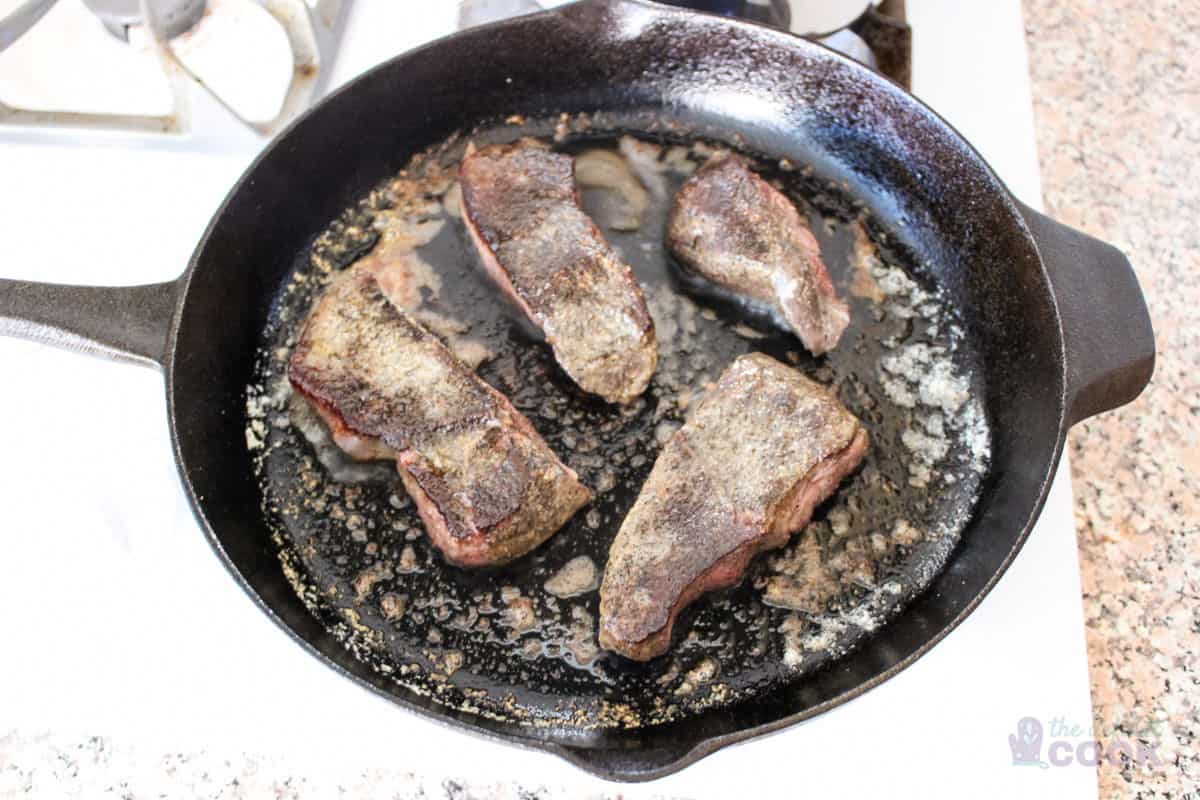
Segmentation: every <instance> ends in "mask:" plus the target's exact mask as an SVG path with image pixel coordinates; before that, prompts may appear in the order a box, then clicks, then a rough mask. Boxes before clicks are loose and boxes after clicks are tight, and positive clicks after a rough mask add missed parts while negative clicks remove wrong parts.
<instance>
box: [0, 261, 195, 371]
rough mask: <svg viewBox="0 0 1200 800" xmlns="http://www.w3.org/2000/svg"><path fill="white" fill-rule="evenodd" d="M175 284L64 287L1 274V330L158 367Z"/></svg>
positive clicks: (172, 310) (163, 352)
mask: <svg viewBox="0 0 1200 800" xmlns="http://www.w3.org/2000/svg"><path fill="white" fill-rule="evenodd" d="M178 292H179V285H178V282H176V281H171V282H170V283H152V284H147V285H144V286H122V287H106V286H105V287H101V286H63V285H61V284H54V283H36V282H32V281H14V280H4V279H0V335H2V336H15V337H17V338H20V339H31V340H33V341H36V342H42V343H44V344H49V345H54V346H56V347H63V348H66V349H68V350H75V351H78V352H81V353H88V354H90V355H96V356H101V357H103V358H110V359H113V360H115V361H127V362H131V363H135V364H144V365H147V366H161V365H162V364H163V361H164V360H165V358H166V351H167V337H168V333H169V331H170V329H171V320H172V319H173V317H174V315H175V301H176V299H177V297H178Z"/></svg>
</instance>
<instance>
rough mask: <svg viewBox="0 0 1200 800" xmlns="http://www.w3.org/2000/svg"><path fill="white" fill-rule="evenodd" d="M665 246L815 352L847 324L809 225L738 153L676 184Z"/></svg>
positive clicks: (694, 270) (831, 341)
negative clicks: (782, 325) (775, 320)
mask: <svg viewBox="0 0 1200 800" xmlns="http://www.w3.org/2000/svg"><path fill="white" fill-rule="evenodd" d="M667 245H668V246H669V247H670V248H671V250H672V252H674V254H675V256H676V257H677V258H678V259H679V260H680V261H681V262H682V263H683V266H684V267H686V268H687V269H688V270H689V271H690V272H692V273H694V274H695V275H697V276H699V277H700V278H703V279H704V280H706V281H709V282H711V283H712V284H715V285H716V286H717V287H718V288H719V289H720V290H722V291H723V292H728V293H730V294H732V295H735V296H737V297H740V298H743V299H745V300H749V301H750V302H751V303H752V304H754V305H758V306H761V307H763V308H764V309H765V310H767V311H769V312H770V313H771V314H772V315H774V316H776V317H779V318H781V321H782V322H784V323H785V324H786V325H787V326H788V327H790V328H791V329H792V330H793V331H795V333H796V335H797V336H798V337H800V341H801V342H802V343H803V344H804V346H805V347H806V348H808V350H809V351H810V352H811V353H813V355H821V354H822V353H825V352H828V351H829V350H832V349H833V348H834V347H835V346H836V345H837V343H838V339H840V338H841V336H842V332H843V331H844V330H845V329H846V325H847V324H848V323H849V321H850V310H849V308H848V307H847V306H846V304H845V303H844V302H843V301H842V300H841V299H840V298H839V297H838V296H837V293H836V291H834V288H833V283H832V281H830V279H829V271H828V270H827V269H826V268H825V263H824V262H823V261H821V248H820V246H819V245H818V244H817V240H816V239H815V238H814V237H813V235H812V231H810V230H809V228H808V224H807V223H806V222H805V220H804V218H803V217H801V216H800V213H799V212H798V211H797V210H796V207H795V206H794V205H792V203H791V201H790V200H788V199H787V197H785V196H784V195H783V193H782V192H780V191H779V190H778V189H776V188H775V187H773V186H771V184H769V183H767V182H766V181H765V180H763V179H762V178H761V177H759V176H758V175H756V174H755V173H754V172H753V171H752V170H751V169H750V166H749V165H748V164H747V163H746V161H745V159H743V158H741V157H740V156H737V155H734V154H722V155H717V156H714V157H713V158H712V159H711V160H709V161H708V163H706V164H705V165H704V166H703V167H701V168H700V169H699V170H697V172H696V174H695V175H693V176H692V177H691V178H689V179H688V181H687V182H686V183H685V184H684V185H683V187H682V188H680V190H679V193H678V194H677V195H676V196H675V202H674V204H673V205H672V207H671V214H670V218H669V219H668V222H667Z"/></svg>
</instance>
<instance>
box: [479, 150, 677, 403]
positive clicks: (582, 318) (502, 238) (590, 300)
mask: <svg viewBox="0 0 1200 800" xmlns="http://www.w3.org/2000/svg"><path fill="white" fill-rule="evenodd" d="M460 179H461V184H462V196H463V212H464V213H463V219H464V221H465V223H466V226H467V231H468V233H469V234H470V236H471V239H472V241H473V242H474V244H475V247H476V250H477V251H478V252H479V255H480V258H481V259H482V261H483V264H484V267H485V269H486V270H487V272H488V273H489V274H490V275H491V276H492V278H493V279H494V280H495V281H496V282H497V283H498V284H499V285H500V286H501V287H502V288H503V289H504V290H505V292H506V293H508V294H509V295H510V296H511V297H512V298H513V299H514V300H515V301H516V303H517V305H518V306H519V307H520V308H521V310H522V311H523V312H524V314H525V315H526V316H527V317H528V318H529V319H530V320H531V321H532V322H533V323H534V324H535V325H537V326H538V328H539V329H540V330H541V331H542V333H543V335H544V336H545V337H546V341H547V343H548V344H549V345H550V346H551V348H553V350H554V355H555V358H556V359H557V360H558V363H559V364H560V365H561V366H562V368H563V370H564V371H566V373H567V374H568V375H570V376H571V378H572V379H573V380H574V381H575V382H576V383H577V384H578V385H579V386H580V387H581V388H583V389H584V390H585V391H588V392H591V393H593V394H597V395H599V396H601V397H603V398H604V399H605V400H608V401H609V402H614V403H625V402H628V401H630V400H632V399H633V398H635V397H637V396H638V395H640V394H641V393H642V392H643V391H645V389H646V386H647V384H648V383H649V381H650V378H651V376H652V375H653V374H654V369H655V366H656V365H657V362H658V349H657V345H656V342H655V336H654V323H653V321H652V320H651V318H650V313H649V311H648V310H647V308H646V301H645V298H644V297H643V295H642V290H641V287H640V286H639V285H638V283H637V281H636V280H635V279H634V277H633V273H632V271H631V270H630V269H629V266H628V265H627V264H625V263H624V262H622V261H621V260H620V258H618V257H617V255H616V253H615V252H613V249H612V248H611V247H610V246H609V245H608V243H607V242H605V241H604V237H603V236H602V235H601V233H600V231H599V229H598V228H597V227H596V225H595V223H593V222H592V220H591V219H590V218H589V217H588V216H587V214H585V213H584V212H583V209H581V208H580V206H579V197H578V190H577V187H576V184H575V163H574V159H573V158H572V157H571V156H569V155H564V154H562V153H555V152H552V151H551V150H549V149H548V148H547V147H546V146H545V145H543V144H541V143H539V142H536V141H534V140H522V141H520V142H517V143H515V144H511V145H492V146H489V147H484V148H482V149H480V150H474V149H471V150H469V151H468V153H467V155H466V157H465V158H464V159H463V162H462V165H461V168H460Z"/></svg>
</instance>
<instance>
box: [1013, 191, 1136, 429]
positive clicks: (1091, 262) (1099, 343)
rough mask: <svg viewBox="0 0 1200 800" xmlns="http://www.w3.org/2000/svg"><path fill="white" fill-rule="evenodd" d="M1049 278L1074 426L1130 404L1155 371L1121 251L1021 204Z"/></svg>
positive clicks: (1129, 269)
mask: <svg viewBox="0 0 1200 800" xmlns="http://www.w3.org/2000/svg"><path fill="white" fill-rule="evenodd" d="M1019 206H1020V210H1021V214H1022V215H1023V216H1024V217H1025V222H1026V224H1027V225H1028V226H1029V230H1030V232H1031V233H1032V234H1033V239H1034V241H1035V242H1036V243H1037V246H1038V250H1039V251H1041V254H1042V263H1043V264H1045V266H1046V272H1047V273H1048V274H1049V276H1050V284H1051V287H1052V288H1053V291H1054V298H1055V301H1056V302H1057V304H1058V312H1059V316H1060V318H1061V320H1062V327H1063V338H1064V340H1065V347H1066V354H1065V357H1066V367H1067V387H1066V388H1067V397H1066V401H1067V418H1068V423H1069V424H1071V425H1074V424H1075V423H1077V422H1080V421H1082V420H1085V419H1087V418H1088V417H1090V416H1093V415H1095V414H1099V413H1101V412H1104V411H1108V410H1110V409H1114V408H1117V407H1118V406H1123V405H1125V404H1126V403H1129V402H1131V401H1132V400H1133V399H1134V398H1136V397H1137V396H1138V395H1139V394H1141V392H1142V390H1143V389H1144V388H1146V384H1148V383H1149V382H1150V376H1151V375H1152V374H1153V372H1154V330H1153V328H1152V327H1151V326H1150V312H1149V310H1148V309H1147V308H1146V300H1145V298H1144V297H1143V296H1142V290H1141V288H1140V287H1139V286H1138V282H1137V276H1136V275H1135V274H1134V272H1133V265H1131V264H1130V263H1129V259H1128V258H1126V257H1125V255H1124V254H1123V253H1121V251H1120V250H1118V249H1117V248H1115V247H1113V246H1112V245H1110V244H1106V243H1105V242H1102V241H1100V240H1099V239H1094V238H1092V237H1091V236H1088V235H1086V234H1084V233H1080V232H1079V231H1077V230H1075V229H1074V228H1069V227H1067V226H1066V225H1063V224H1061V223H1059V222H1055V221H1054V220H1052V219H1050V218H1049V217H1047V216H1045V215H1044V214H1041V213H1039V212H1037V211H1034V210H1033V209H1032V208H1029V207H1028V206H1026V205H1024V204H1019Z"/></svg>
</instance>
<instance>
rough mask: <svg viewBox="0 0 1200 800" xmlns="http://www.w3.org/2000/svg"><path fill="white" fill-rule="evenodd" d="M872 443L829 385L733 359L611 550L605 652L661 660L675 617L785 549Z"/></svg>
mask: <svg viewBox="0 0 1200 800" xmlns="http://www.w3.org/2000/svg"><path fill="white" fill-rule="evenodd" d="M867 444H868V439H867V433H866V431H865V430H864V429H863V428H862V426H861V425H860V424H859V422H858V420H857V419H855V417H854V416H853V415H852V414H850V412H848V411H847V410H846V409H845V408H844V407H843V406H842V405H841V403H839V402H838V400H837V399H836V398H835V397H833V396H832V395H831V394H830V393H829V392H828V391H827V390H826V389H825V388H824V387H822V386H820V385H819V384H816V383H814V382H812V381H810V380H808V379H807V378H805V377H804V376H803V375H801V374H800V373H798V372H796V371H795V370H793V369H791V368H789V367H786V366H784V365H783V364H780V363H779V362H777V361H775V360H773V359H771V358H769V357H767V356H765V355H762V354H752V355H747V356H742V357H740V358H738V359H737V360H736V361H735V362H734V363H733V365H731V366H730V367H729V369H727V370H726V371H725V373H724V374H723V375H722V376H721V379H720V380H719V381H718V383H717V386H716V387H715V388H714V389H713V390H712V391H711V392H710V393H709V394H708V395H707V396H706V397H705V399H704V401H703V402H702V403H701V405H700V407H699V408H698V409H697V410H696V413H695V415H694V416H693V417H692V419H691V420H689V421H688V423H687V424H686V425H684V427H683V428H681V429H680V430H679V431H678V432H676V434H675V436H674V437H673V438H672V439H671V440H670V441H669V442H668V443H667V445H666V447H664V448H663V451H662V453H661V454H660V455H659V457H658V460H657V461H656V462H655V465H654V469H653V470H652V471H651V473H650V477H649V478H647V480H646V483H645V485H644V486H643V487H642V492H641V494H640V495H639V497H638V499H637V502H636V503H635V504H634V506H633V509H631V510H630V512H629V515H628V516H627V517H626V518H625V521H624V523H623V524H622V525H621V530H620V531H619V532H618V534H617V537H616V539H615V540H614V541H613V545H612V548H611V550H610V551H609V561H608V565H607V567H606V569H605V573H604V582H603V584H602V586H601V589H600V644H601V646H602V647H605V648H606V649H609V650H612V651H614V652H617V653H620V654H621V655H624V656H626V657H628V658H633V659H637V660H647V659H649V658H653V657H654V656H657V655H660V654H661V653H663V652H665V651H666V649H667V646H668V644H669V642H670V637H671V627H672V625H673V623H674V620H675V618H676V616H677V615H678V613H679V611H680V610H682V609H683V608H684V607H686V606H687V605H688V604H689V603H691V602H693V601H694V600H695V599H696V598H697V597H699V596H700V595H701V594H703V593H705V592H707V591H710V590H712V589H716V588H720V587H724V586H730V585H733V584H735V583H737V582H738V581H739V580H740V579H741V577H742V573H743V572H744V570H745V567H746V565H747V564H748V563H749V561H750V559H751V558H753V557H754V556H755V555H756V554H758V553H760V552H762V551H764V550H769V549H773V548H776V547H780V546H782V545H783V544H785V543H786V542H787V540H788V539H789V538H790V536H791V534H792V533H793V532H795V531H796V530H798V529H800V528H802V527H803V526H804V525H805V524H807V522H808V519H809V517H810V516H811V514H812V510H813V509H814V508H815V507H816V506H817V504H819V503H820V502H821V501H823V500H824V499H825V498H827V497H828V496H829V495H830V494H831V493H832V492H833V491H834V490H835V489H836V488H837V485H838V483H839V482H840V481H841V480H842V479H843V478H845V477H846V476H847V475H849V474H850V473H851V472H853V471H854V470H855V469H856V468H857V467H858V465H859V463H860V462H861V461H862V458H863V457H864V455H865V454H866V450H867Z"/></svg>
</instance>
